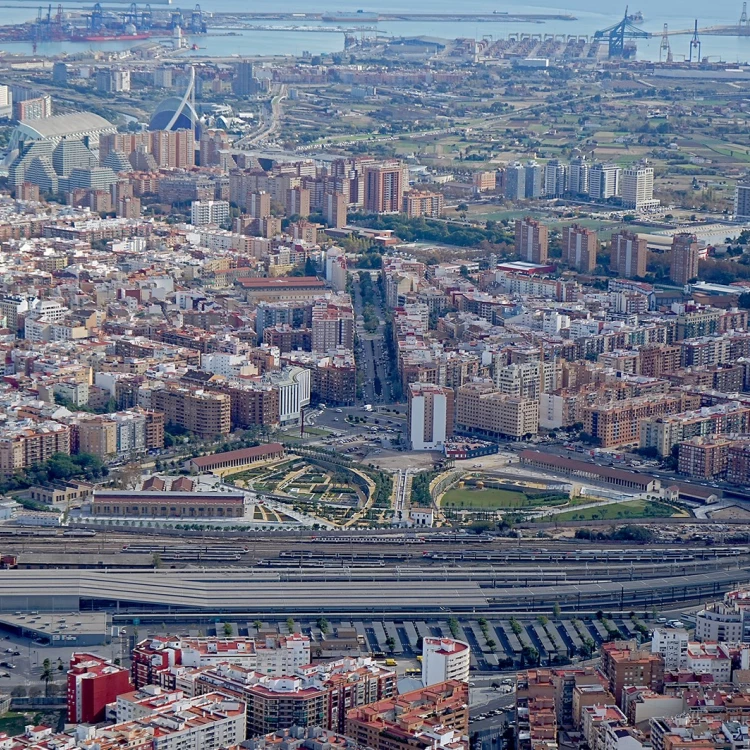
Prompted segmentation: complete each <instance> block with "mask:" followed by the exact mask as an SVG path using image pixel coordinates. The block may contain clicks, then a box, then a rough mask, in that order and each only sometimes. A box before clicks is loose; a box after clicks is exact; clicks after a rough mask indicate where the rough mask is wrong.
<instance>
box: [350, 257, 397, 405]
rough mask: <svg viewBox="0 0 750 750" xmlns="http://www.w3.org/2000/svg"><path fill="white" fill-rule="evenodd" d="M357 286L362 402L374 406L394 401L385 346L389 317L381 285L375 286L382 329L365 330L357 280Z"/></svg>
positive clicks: (377, 312) (389, 365) (374, 301)
mask: <svg viewBox="0 0 750 750" xmlns="http://www.w3.org/2000/svg"><path fill="white" fill-rule="evenodd" d="M360 273H361V272H360ZM365 273H369V272H367V271H366V272H365ZM353 287H354V312H355V314H356V316H357V318H356V321H357V340H358V341H357V366H358V368H359V370H360V373H361V375H362V399H363V401H364V403H366V404H373V405H374V404H382V403H385V402H390V401H392V400H393V390H392V387H391V382H390V376H391V375H392V373H391V371H390V368H391V366H392V363H390V361H389V358H388V352H387V350H386V346H385V339H384V332H385V318H384V312H383V300H382V297H381V294H380V286H379V285H378V284H373V290H374V293H375V296H374V300H373V303H372V305H373V307H374V308H375V312H376V314H377V316H378V327H377V330H376V331H375V332H374V333H368V332H367V331H366V330H365V325H364V319H363V317H362V313H363V311H364V307H365V304H364V300H363V299H362V292H361V289H360V284H359V282H358V280H355V281H354V284H353Z"/></svg>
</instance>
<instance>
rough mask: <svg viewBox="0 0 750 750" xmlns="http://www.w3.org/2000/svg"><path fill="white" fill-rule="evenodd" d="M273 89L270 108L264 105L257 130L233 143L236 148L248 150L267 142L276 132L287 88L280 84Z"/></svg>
mask: <svg viewBox="0 0 750 750" xmlns="http://www.w3.org/2000/svg"><path fill="white" fill-rule="evenodd" d="M275 88H276V90H275V91H274V95H273V97H272V98H271V103H270V107H269V106H268V105H265V106H264V107H263V109H262V110H261V121H260V125H259V130H258V131H257V132H255V133H254V134H252V135H246V136H245V137H244V138H240V139H239V140H238V141H237V142H236V143H234V146H235V147H236V148H249V147H250V146H254V145H256V144H257V143H260V142H261V141H264V140H267V139H268V138H269V137H270V136H272V135H273V134H274V133H276V132H277V131H278V129H279V126H280V124H281V102H282V101H284V99H286V97H287V87H286V85H284V84H282V85H281V86H278V87H275ZM269 110H270V111H269Z"/></svg>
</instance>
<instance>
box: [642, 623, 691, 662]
mask: <svg viewBox="0 0 750 750" xmlns="http://www.w3.org/2000/svg"><path fill="white" fill-rule="evenodd" d="M689 640H690V637H689V636H688V632H687V630H685V628H667V627H659V628H654V632H653V635H652V636H651V653H652V654H659V655H660V656H661V658H662V660H663V661H664V671H665V672H677V671H679V670H681V669H685V668H686V667H687V649H688V642H689Z"/></svg>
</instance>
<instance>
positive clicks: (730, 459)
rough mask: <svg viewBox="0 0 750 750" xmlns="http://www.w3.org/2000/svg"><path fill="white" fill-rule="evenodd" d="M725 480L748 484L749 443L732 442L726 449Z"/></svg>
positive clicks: (749, 466) (749, 477)
mask: <svg viewBox="0 0 750 750" xmlns="http://www.w3.org/2000/svg"><path fill="white" fill-rule="evenodd" d="M727 482H731V483H732V484H741V485H747V484H750V443H747V442H739V443H733V444H732V445H730V446H729V448H728V449H727Z"/></svg>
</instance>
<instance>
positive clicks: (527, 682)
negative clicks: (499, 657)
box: [515, 669, 557, 750]
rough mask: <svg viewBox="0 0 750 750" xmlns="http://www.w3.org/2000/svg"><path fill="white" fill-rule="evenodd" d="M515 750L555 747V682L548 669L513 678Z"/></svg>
mask: <svg viewBox="0 0 750 750" xmlns="http://www.w3.org/2000/svg"><path fill="white" fill-rule="evenodd" d="M515 709H516V738H517V739H516V750H554V749H555V748H556V747H557V713H556V710H555V683H554V682H553V679H552V672H551V671H550V670H549V669H529V670H528V671H526V672H519V673H518V674H517V675H516V705H515Z"/></svg>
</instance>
